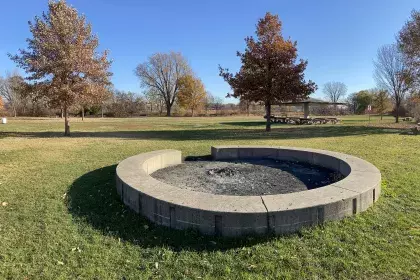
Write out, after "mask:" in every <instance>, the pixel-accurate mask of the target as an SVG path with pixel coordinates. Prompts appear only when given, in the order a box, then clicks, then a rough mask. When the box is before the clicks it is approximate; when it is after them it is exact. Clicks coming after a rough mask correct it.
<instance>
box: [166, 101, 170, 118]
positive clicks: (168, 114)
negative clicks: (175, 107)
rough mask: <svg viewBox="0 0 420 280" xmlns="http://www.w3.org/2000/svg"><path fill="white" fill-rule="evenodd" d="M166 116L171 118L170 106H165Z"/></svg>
mask: <svg viewBox="0 0 420 280" xmlns="http://www.w3.org/2000/svg"><path fill="white" fill-rule="evenodd" d="M166 116H167V117H170V116H171V105H170V104H166Z"/></svg>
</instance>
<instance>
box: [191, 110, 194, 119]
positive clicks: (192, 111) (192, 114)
mask: <svg viewBox="0 0 420 280" xmlns="http://www.w3.org/2000/svg"><path fill="white" fill-rule="evenodd" d="M191 117H194V109H191Z"/></svg>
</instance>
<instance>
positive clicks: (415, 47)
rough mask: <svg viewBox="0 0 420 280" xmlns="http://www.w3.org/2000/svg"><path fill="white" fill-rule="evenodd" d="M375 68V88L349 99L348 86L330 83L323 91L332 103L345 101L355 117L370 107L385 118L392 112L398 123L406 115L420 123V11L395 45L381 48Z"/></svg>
mask: <svg viewBox="0 0 420 280" xmlns="http://www.w3.org/2000/svg"><path fill="white" fill-rule="evenodd" d="M373 66H374V73H373V78H374V80H375V82H376V86H377V87H376V88H375V89H370V90H361V91H359V92H355V93H352V94H350V95H349V96H347V98H345V95H346V92H347V87H346V86H345V84H344V83H341V82H329V83H326V84H325V85H324V88H323V92H324V95H325V97H326V98H327V99H328V100H330V101H331V102H339V101H343V102H345V103H346V104H348V106H349V108H350V109H351V110H352V112H353V113H355V114H361V113H365V112H366V109H367V107H368V106H369V105H370V106H372V108H373V110H374V111H375V112H376V113H379V114H380V115H381V117H382V115H383V114H384V113H387V112H391V113H392V114H393V115H394V116H395V121H396V122H399V117H400V116H401V115H402V116H405V115H406V114H410V115H411V116H414V117H415V118H416V119H417V120H418V121H420V11H416V10H413V11H412V12H411V17H410V19H409V20H408V21H407V22H406V23H405V25H404V26H403V27H402V29H401V30H400V32H399V33H398V34H397V36H396V42H395V43H393V44H389V45H384V46H381V47H380V48H379V49H378V51H377V55H376V59H375V60H374V62H373Z"/></svg>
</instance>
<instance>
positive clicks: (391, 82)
mask: <svg viewBox="0 0 420 280" xmlns="http://www.w3.org/2000/svg"><path fill="white" fill-rule="evenodd" d="M373 65H374V67H375V72H374V75H373V76H374V78H375V80H376V83H377V85H378V88H380V89H382V90H386V91H388V92H389V93H390V95H391V98H392V100H393V101H394V103H395V109H396V116H395V122H397V123H398V122H399V110H400V106H401V103H402V102H403V101H404V99H405V96H406V94H407V93H408V91H409V89H410V81H409V79H408V77H409V76H410V75H409V74H408V68H407V66H406V65H405V63H404V58H403V55H402V54H401V52H400V51H399V49H398V47H397V46H396V45H384V46H382V47H380V48H379V49H378V54H377V57H376V61H374V62H373Z"/></svg>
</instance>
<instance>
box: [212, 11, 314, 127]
mask: <svg viewBox="0 0 420 280" xmlns="http://www.w3.org/2000/svg"><path fill="white" fill-rule="evenodd" d="M256 27H257V31H256V35H257V39H254V38H253V37H247V38H245V42H246V45H247V47H246V49H245V52H244V53H241V52H238V53H237V56H239V57H240V59H241V62H242V66H241V68H240V70H239V72H238V73H236V74H235V75H233V74H232V73H230V72H229V70H228V69H223V68H222V67H220V66H219V70H220V76H222V77H223V78H224V80H225V81H226V82H227V83H228V84H229V85H230V87H231V88H232V90H233V93H232V94H229V95H228V96H233V97H235V98H241V100H248V101H250V102H263V103H264V104H265V109H266V118H267V124H266V131H270V130H271V118H270V116H271V105H273V104H275V103H280V102H285V101H296V100H301V99H305V98H307V97H308V96H309V95H310V94H311V93H313V92H314V91H315V90H316V89H317V86H316V85H315V83H314V82H312V81H310V80H309V81H305V79H304V71H305V69H306V66H307V64H308V62H307V61H305V60H302V59H301V60H299V61H296V60H297V48H296V46H297V43H296V41H291V40H290V39H287V40H285V39H284V38H283V36H282V33H281V28H282V23H281V21H280V20H279V18H278V16H277V15H272V14H271V13H267V14H266V15H265V17H264V18H262V19H260V20H259V21H258V24H257V26H256Z"/></svg>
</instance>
